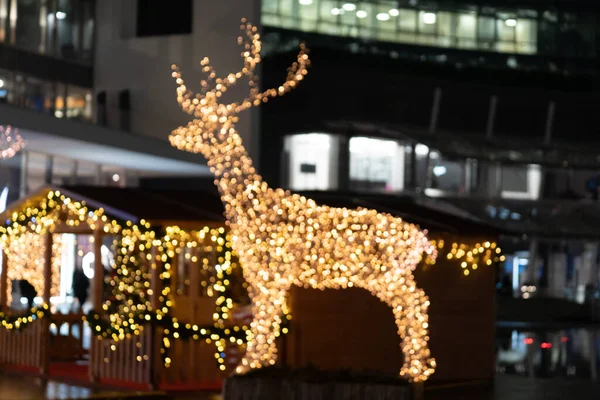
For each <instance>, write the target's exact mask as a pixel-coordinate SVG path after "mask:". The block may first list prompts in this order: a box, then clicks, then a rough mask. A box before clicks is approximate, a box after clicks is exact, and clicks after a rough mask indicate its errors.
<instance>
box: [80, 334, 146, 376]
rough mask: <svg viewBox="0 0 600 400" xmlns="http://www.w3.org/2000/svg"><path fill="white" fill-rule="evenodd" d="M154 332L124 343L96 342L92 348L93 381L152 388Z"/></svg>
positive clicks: (133, 337)
mask: <svg viewBox="0 0 600 400" xmlns="http://www.w3.org/2000/svg"><path fill="white" fill-rule="evenodd" d="M152 339H153V335H152V329H151V328H150V327H147V328H146V329H144V330H143V331H142V332H141V333H140V335H137V336H132V337H130V338H127V339H124V340H120V341H118V342H116V343H114V342H112V341H111V340H108V339H104V340H99V339H97V338H96V337H93V338H92V341H91V346H90V364H89V368H90V369H89V371H90V377H91V379H92V380H93V381H96V382H102V381H105V382H115V383H116V382H123V383H131V384H137V385H140V386H148V387H149V386H150V385H151V384H152V382H153V380H152V362H153V340H152Z"/></svg>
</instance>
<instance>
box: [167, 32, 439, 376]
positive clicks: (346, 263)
mask: <svg viewBox="0 0 600 400" xmlns="http://www.w3.org/2000/svg"><path fill="white" fill-rule="evenodd" d="M242 28H243V29H245V30H246V33H247V36H248V38H249V39H251V43H246V44H245V49H244V50H245V51H244V52H243V53H242V56H243V57H244V60H245V66H244V69H242V71H240V72H238V73H237V74H230V75H228V77H227V78H225V79H216V81H215V82H216V86H215V88H214V89H212V90H207V89H206V88H207V87H209V80H212V79H214V75H215V74H214V70H213V69H212V68H211V67H210V66H209V65H208V59H204V60H203V61H202V65H203V67H204V68H203V70H204V71H205V72H207V73H209V80H206V81H202V87H203V92H204V95H203V96H202V95H201V96H194V95H193V93H191V92H190V91H189V90H188V89H187V88H186V87H185V85H184V84H183V80H182V79H181V75H180V73H179V71H178V70H177V69H176V68H174V69H175V72H174V74H173V75H174V77H175V78H176V79H177V82H178V84H179V89H178V101H179V103H180V104H181V105H182V107H183V108H184V110H186V111H188V112H189V113H190V114H194V115H195V116H196V117H197V119H195V120H193V121H192V122H190V123H189V124H188V125H187V126H185V127H180V128H178V129H176V130H175V131H173V133H172V134H171V137H170V140H171V144H172V145H173V146H175V147H177V148H179V149H182V150H186V151H192V152H199V153H202V154H203V155H204V156H205V158H206V159H207V160H208V165H209V167H210V169H211V171H212V172H213V173H214V175H215V184H216V186H217V187H218V189H219V192H220V194H221V199H222V201H223V204H224V206H225V217H226V220H227V224H228V226H229V228H230V232H231V234H232V238H233V243H232V245H233V249H234V250H235V251H236V253H237V254H238V257H239V259H240V262H241V265H242V267H243V272H244V278H245V279H246V281H247V282H248V283H249V284H250V296H251V298H252V301H253V307H254V320H253V322H252V324H251V333H250V335H249V341H248V346H247V350H246V355H245V357H244V359H243V360H242V363H241V364H240V366H239V367H238V372H244V371H247V370H249V369H253V368H259V367H261V366H265V365H272V364H274V363H275V361H276V358H277V346H276V343H275V341H276V337H277V336H278V334H279V329H280V326H281V323H282V319H281V318H282V315H283V314H284V312H285V311H286V308H287V305H286V296H287V293H288V291H289V289H290V287H291V286H292V285H298V286H303V287H312V288H318V289H325V288H336V289H339V288H347V287H359V288H363V289H366V290H368V291H369V292H371V293H372V294H373V295H374V296H376V297H378V298H379V299H380V300H381V301H383V302H385V303H387V304H388V305H389V306H390V307H391V308H392V310H393V313H394V316H395V319H396V324H397V326H398V334H399V336H400V338H401V340H402V343H401V347H402V351H403V354H404V362H403V366H402V369H401V371H400V375H401V376H404V377H407V378H408V379H410V380H412V381H424V380H426V379H427V378H428V377H429V376H430V375H431V374H432V373H433V371H434V368H435V360H434V359H433V358H431V357H430V352H429V349H428V347H427V341H428V316H427V307H428V305H429V301H428V299H427V297H426V296H425V295H424V292H423V291H422V290H421V289H417V288H416V284H415V280H414V277H413V274H412V271H413V270H414V269H415V267H416V266H417V264H418V263H419V261H420V260H421V257H422V255H423V253H427V254H429V255H430V256H435V254H434V253H435V249H434V248H433V246H431V244H430V243H429V241H428V240H427V238H426V236H425V232H423V231H421V230H419V228H418V227H416V226H415V225H412V224H408V223H406V222H404V221H402V220H401V219H399V218H395V217H393V216H391V215H389V214H384V213H378V212H377V211H375V210H369V209H356V210H348V209H345V208H335V207H328V206H324V205H321V206H319V205H317V204H316V203H315V202H314V201H313V200H311V199H306V198H304V197H302V196H299V195H297V194H291V193H290V192H288V191H284V190H283V189H271V188H269V187H268V185H267V184H266V183H265V182H263V181H262V178H261V177H260V175H258V174H257V173H256V171H255V169H254V166H253V164H252V160H251V158H250V157H249V155H248V153H247V151H246V149H245V148H244V146H243V144H242V141H241V138H240V136H239V134H238V133H237V131H236V130H235V123H236V122H237V119H238V117H237V114H238V113H239V112H240V111H242V110H244V109H246V108H249V107H250V106H252V105H258V104H260V103H262V102H266V100H267V99H268V98H269V97H275V96H277V95H281V94H283V93H285V92H287V91H289V90H291V89H292V88H294V87H295V85H296V84H297V83H298V82H299V81H300V80H302V78H303V76H304V75H306V67H307V66H308V56H307V55H306V54H305V52H304V49H303V50H302V51H301V52H300V53H299V55H298V59H297V62H296V63H294V64H293V65H292V67H291V68H290V69H289V71H288V79H287V80H286V82H285V83H284V84H283V85H282V86H280V87H279V88H278V89H270V90H267V91H264V92H262V93H261V92H259V91H258V89H257V86H256V77H255V76H254V75H253V70H254V67H255V66H256V64H257V63H258V62H260V47H261V45H260V41H259V37H258V34H257V33H256V28H254V27H253V26H251V25H250V24H245V25H242ZM240 42H241V43H242V44H243V40H240ZM242 75H247V76H249V77H250V80H251V91H250V92H251V94H250V97H248V98H247V99H245V100H244V101H242V102H241V103H240V104H237V103H231V104H223V103H220V102H219V99H220V97H221V94H222V93H223V92H224V91H225V90H226V88H227V86H228V85H230V84H233V83H235V82H236V80H237V79H238V78H240V77H241V76H242Z"/></svg>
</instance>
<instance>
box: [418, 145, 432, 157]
mask: <svg viewBox="0 0 600 400" xmlns="http://www.w3.org/2000/svg"><path fill="white" fill-rule="evenodd" d="M415 153H416V154H417V155H418V156H421V157H425V156H426V155H427V154H429V147H427V146H425V145H424V144H421V143H419V144H418V145H417V146H416V147H415Z"/></svg>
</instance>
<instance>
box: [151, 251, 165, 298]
mask: <svg viewBox="0 0 600 400" xmlns="http://www.w3.org/2000/svg"><path fill="white" fill-rule="evenodd" d="M157 253H158V251H157V248H156V247H154V246H152V249H150V255H151V257H152V259H151V261H150V270H151V274H150V288H151V289H152V296H151V297H150V305H151V306H152V308H153V309H154V310H156V309H158V307H159V305H160V300H159V298H160V295H161V292H162V289H163V288H162V287H161V282H160V270H161V268H160V264H161V262H160V260H159V258H158V254H157Z"/></svg>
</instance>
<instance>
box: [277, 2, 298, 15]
mask: <svg viewBox="0 0 600 400" xmlns="http://www.w3.org/2000/svg"><path fill="white" fill-rule="evenodd" d="M297 5H298V1H297V0H279V14H280V15H283V16H286V17H297V16H298V13H297V12H296V6H297Z"/></svg>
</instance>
